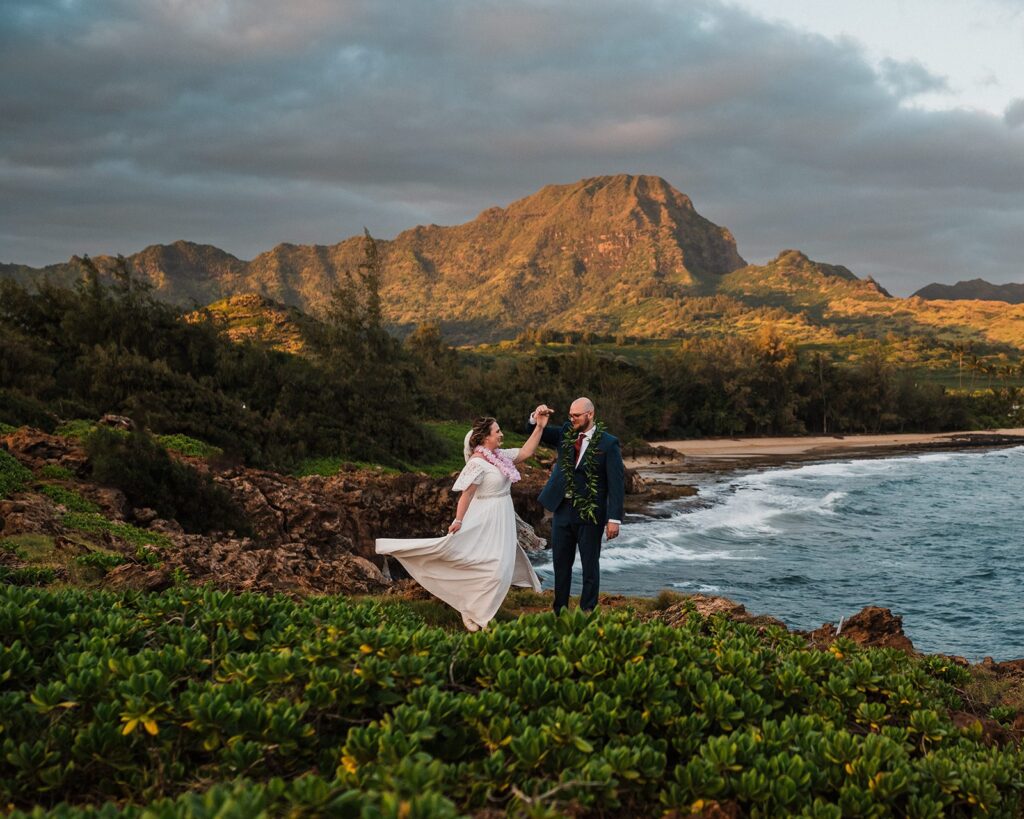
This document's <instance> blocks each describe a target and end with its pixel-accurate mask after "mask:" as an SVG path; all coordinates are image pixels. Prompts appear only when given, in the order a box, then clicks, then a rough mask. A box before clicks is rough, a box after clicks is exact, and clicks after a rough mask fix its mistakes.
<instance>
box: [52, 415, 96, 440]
mask: <svg viewBox="0 0 1024 819" xmlns="http://www.w3.org/2000/svg"><path fill="white" fill-rule="evenodd" d="M95 431H96V422H95V421H89V420H86V419H85V418H76V419H74V420H72V421H64V422H63V423H62V424H61V425H60V426H58V427H57V428H56V429H55V430H54V431H53V432H54V435H63V436H64V437H65V438H74V439H75V440H77V441H84V440H85V439H86V438H88V437H89V436H90V435H91V434H92V433H93V432H95Z"/></svg>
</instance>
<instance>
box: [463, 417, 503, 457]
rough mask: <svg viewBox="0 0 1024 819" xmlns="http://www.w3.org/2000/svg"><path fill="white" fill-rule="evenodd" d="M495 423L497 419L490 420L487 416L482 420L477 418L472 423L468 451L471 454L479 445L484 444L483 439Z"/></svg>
mask: <svg viewBox="0 0 1024 819" xmlns="http://www.w3.org/2000/svg"><path fill="white" fill-rule="evenodd" d="M496 423H498V422H497V419H495V418H491V417H490V416H489V415H487V416H484V417H483V418H477V419H476V420H475V421H473V428H472V429H471V430H470V431H469V451H470V452H472V451H473V450H474V449H476V448H477V447H478V446H480V444H482V443H483V442H484V439H485V438H486V437H487V436H488V435H490V434H491V427H493V426H494V425H495V424H496Z"/></svg>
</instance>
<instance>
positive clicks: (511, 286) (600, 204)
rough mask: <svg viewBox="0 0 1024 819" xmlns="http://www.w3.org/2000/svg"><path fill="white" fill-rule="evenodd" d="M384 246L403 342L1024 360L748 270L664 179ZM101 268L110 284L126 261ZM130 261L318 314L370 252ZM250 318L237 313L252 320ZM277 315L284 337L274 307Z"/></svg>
mask: <svg viewBox="0 0 1024 819" xmlns="http://www.w3.org/2000/svg"><path fill="white" fill-rule="evenodd" d="M377 247H378V252H379V256H380V261H381V280H380V295H381V301H382V304H383V307H384V316H385V320H386V321H388V322H389V323H390V324H391V325H392V326H394V327H396V328H397V329H398V330H400V331H401V330H408V329H411V328H413V327H415V326H416V325H419V324H422V323H425V322H437V323H440V324H441V325H442V326H443V328H444V330H445V333H446V335H447V336H448V338H449V339H451V340H452V341H455V342H457V343H479V342H485V341H499V340H502V339H510V338H513V337H515V336H517V335H519V334H520V333H522V332H523V331H524V330H526V329H529V330H534V329H552V330H557V331H564V332H587V331H590V332H592V333H595V334H605V335H609V334H614V335H616V336H619V335H621V336H624V337H634V338H653V339H657V338H675V337H680V336H685V335H688V334H693V333H700V332H706V331H708V330H709V328H715V331H716V332H732V331H735V332H746V331H749V330H752V329H753V328H756V327H757V326H758V325H759V324H763V323H764V322H766V321H768V322H776V323H778V324H779V325H780V327H782V328H783V329H784V330H785V331H786V332H789V333H792V335H793V338H794V339H795V340H797V341H820V340H821V339H823V338H828V339H831V338H838V337H841V336H862V335H864V334H867V335H869V336H874V337H884V336H885V335H887V334H889V333H896V334H897V335H904V336H914V335H920V334H932V335H937V336H943V337H946V338H949V339H953V340H962V339H970V338H978V339H979V340H984V341H986V342H991V343H994V344H1007V345H1011V346H1015V347H1018V348H1021V349H1024V308H1020V309H1018V308H1017V307H1015V306H1014V305H1006V304H1001V303H995V302H978V303H972V305H974V306H972V307H970V308H968V307H966V306H965V305H964V304H963V303H959V302H949V301H928V300H926V299H923V298H920V297H918V298H910V299H901V298H895V297H893V296H891V295H890V294H889V293H888V292H887V291H886V290H885V288H883V287H882V286H881V285H879V284H878V283H877V282H875V281H874V280H873V279H872V278H871V277H870V276H868V277H865V278H859V277H858V276H857V275H856V274H854V273H853V272H852V271H851V270H849V269H848V268H846V267H844V266H842V265H836V264H827V263H822V262H816V261H813V260H811V259H810V258H808V257H807V256H806V255H805V254H804V253H802V252H800V251H799V250H784V251H782V252H781V253H780V254H779V255H778V256H777V257H776V258H774V259H772V260H771V261H769V262H768V263H766V264H764V265H754V264H748V263H747V262H746V261H745V260H744V259H743V257H742V256H740V254H739V251H738V248H737V245H736V240H735V238H734V236H733V234H732V233H731V232H730V231H729V229H728V228H726V227H722V226H720V225H717V224H715V223H713V222H711V221H710V220H708V219H706V218H705V217H703V216H701V215H700V214H699V213H698V212H697V210H696V209H695V208H694V205H693V202H692V201H691V199H690V198H689V197H688V196H686V195H685V194H684V193H682V192H680V191H679V190H677V189H676V188H674V187H673V186H672V185H670V184H669V183H668V182H667V181H665V180H664V179H662V178H661V177H657V176H645V175H630V174H617V175H613V176H600V177H590V178H587V179H581V180H579V181H577V182H574V183H570V184H559V185H546V186H544V187H542V188H540V189H539V190H538V191H536V192H535V193H533V194H531V195H529V196H526V197H523V198H521V199H518V200H516V201H514V202H512V203H510V204H509V205H507V206H506V207H499V206H494V207H490V208H486V209H484V210H483V211H481V212H480V213H479V214H478V215H477V216H476V217H475V218H474V219H472V220H470V221H468V222H465V223H463V224H460V225H454V226H439V225H418V226H416V227H412V228H409V229H408V230H405V231H402V232H401V233H399V234H398V235H397V236H395V237H394V238H393V239H382V240H378V241H377ZM93 261H94V262H96V264H97V265H98V266H99V267H100V268H101V269H103V270H110V269H111V268H112V267H113V265H114V264H115V262H116V260H115V259H114V258H113V257H109V256H98V257H95V258H94V259H93ZM127 261H128V263H129V264H130V266H131V267H132V268H133V269H135V270H136V272H137V273H139V275H141V276H142V277H143V278H145V279H146V280H147V281H149V282H150V283H151V284H152V285H153V287H154V290H155V294H156V296H157V297H158V298H161V299H163V300H166V301H170V302H172V303H176V304H179V305H183V306H191V307H197V306H200V305H205V304H211V303H214V302H219V301H223V300H225V299H230V298H232V297H238V296H242V295H245V294H256V295H258V296H259V297H262V298H265V299H269V300H271V301H273V302H278V303H280V304H281V305H288V306H291V307H297V308H299V309H300V310H302V311H303V312H304V313H308V314H313V315H315V314H317V313H318V312H319V311H320V310H321V309H322V308H323V307H325V306H326V303H327V300H328V298H329V295H330V293H331V292H332V290H334V289H335V288H336V287H337V286H338V285H339V284H340V283H343V282H344V281H345V279H346V277H347V276H348V275H350V274H352V273H354V272H355V271H356V270H358V268H359V266H360V264H361V263H362V262H363V261H364V238H363V237H362V236H353V237H349V238H347V239H344V240H342V241H340V242H338V243H335V244H332V245H298V244H292V243H287V242H285V243H280V244H278V245H277V246H275V247H273V248H271V249H270V250H267V251H264V252H263V253H260V254H258V255H257V256H256V257H254V258H253V259H252V260H249V261H245V260H242V259H239V258H237V257H235V256H233V255H232V254H230V253H228V252H226V251H223V250H221V249H219V248H217V247H215V246H213V245H201V244H195V243H191V242H187V241H185V240H178V241H176V242H174V243H172V244H170V245H152V246H150V247H147V248H145V249H143V250H142V251H140V252H139V253H136V254H133V255H132V256H129V257H127ZM3 275H5V276H8V277H12V278H15V279H17V280H20V281H28V280H31V279H32V278H33V277H37V276H43V277H52V278H56V279H58V280H64V281H65V282H67V281H70V280H73V279H75V278H77V277H78V276H80V275H81V261H80V260H79V259H78V258H77V257H73V258H72V259H71V260H69V262H67V263H64V264H61V265H50V266H48V267H46V268H42V269H34V268H29V267H27V266H24V265H0V276H3ZM709 300H710V301H709ZM978 305H980V306H978ZM254 309H256V308H255V307H254V306H253V305H249V306H243V307H242V308H239V306H238V305H234V306H232V307H231V309H230V310H229V311H228V312H230V313H238V312H239V311H241V313H243V314H245V315H246V316H247V319H246V320H248V321H255V317H254V313H253V310H254ZM246 311H248V312H246ZM269 312H270V313H273V314H274V315H272V316H270V318H269V321H270V323H271V324H275V325H276V324H279V323H280V321H281V320H282V318H281V317H282V316H283V315H284V314H283V313H281V310H280V308H278V307H274V308H269ZM286 343H288V344H290V343H291V341H290V340H288V341H287V342H286Z"/></svg>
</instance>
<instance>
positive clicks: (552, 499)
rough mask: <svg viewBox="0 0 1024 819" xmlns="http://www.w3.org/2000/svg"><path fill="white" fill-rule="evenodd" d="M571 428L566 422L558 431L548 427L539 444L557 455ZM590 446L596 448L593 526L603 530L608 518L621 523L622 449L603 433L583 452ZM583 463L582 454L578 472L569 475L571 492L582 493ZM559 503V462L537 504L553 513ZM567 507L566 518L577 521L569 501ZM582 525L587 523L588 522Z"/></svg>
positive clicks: (561, 488)
mask: <svg viewBox="0 0 1024 819" xmlns="http://www.w3.org/2000/svg"><path fill="white" fill-rule="evenodd" d="M571 426H572V424H570V423H569V422H568V421H566V422H565V423H564V424H563V425H562V427H561V428H560V429H554V428H552V427H551V426H550V425H548V426H546V427H545V428H544V431H543V432H542V433H541V441H542V442H543V443H545V444H547V445H548V446H550V447H552V448H553V449H555V450H556V451H559V452H560V450H561V447H562V446H563V441H564V436H565V433H566V430H567V429H569V428H570V427H571ZM594 446H596V447H597V453H596V459H595V462H594V465H595V467H596V469H597V498H596V501H597V523H598V525H600V526H604V525H605V524H606V523H607V522H608V519H609V518H612V519H613V520H622V515H623V508H622V505H623V501H624V498H625V494H626V467H625V465H624V464H623V463H622V447H621V445H620V444H619V439H618V438H616V437H615V436H614V435H609V434H608V433H607V432H604V433H602V435H601V438H600V439H599V440H597V441H596V442H595V441H594V440H591V442H590V443H589V444H588V445H587V451H588V452H589V450H590V447H594ZM570 458H572V459H573V460H575V458H576V453H575V451H574V452H572V454H571V455H570ZM586 461H587V457H586V453H584V457H583V458H581V459H580V464H579V466H580V468H579V469H576V470H575V471H574V473H573V486H574V490H575V491H576V492H579V493H583V492H585V491H586V488H587V487H586V476H585V471H584V470H583V468H582V467H583V464H584V463H586ZM563 501H565V476H564V475H563V473H562V464H561V461H560V460H559V461H556V462H555V467H554V469H552V470H551V476H550V477H549V478H548V482H547V485H546V486H545V487H544V489H543V491H542V492H541V493H540V502H541V503H542V504H543V506H544V508H545V509H548V510H549V511H551V512H555V511H557V510H558V507H559V506H561V505H562V503H563ZM567 506H568V507H569V511H570V514H572V515H573V516H574V517H578V514H579V513H577V512H576V510H575V509H573V508H572V503H571V501H570V502H569V503H568V504H567ZM563 511H564V510H563ZM584 522H585V523H589V521H584Z"/></svg>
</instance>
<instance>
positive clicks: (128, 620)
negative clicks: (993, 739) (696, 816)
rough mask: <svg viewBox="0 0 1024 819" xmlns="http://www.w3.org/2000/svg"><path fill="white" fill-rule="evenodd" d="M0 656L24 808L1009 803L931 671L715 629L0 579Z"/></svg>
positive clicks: (908, 809) (1002, 780) (884, 808)
mask: <svg viewBox="0 0 1024 819" xmlns="http://www.w3.org/2000/svg"><path fill="white" fill-rule="evenodd" d="M0 639H2V644H3V649H2V651H0V726H2V731H0V789H2V790H0V800H2V801H3V803H12V804H13V805H15V806H18V807H20V808H23V809H26V810H32V809H33V806H38V811H37V815H42V812H43V811H44V810H47V809H51V808H53V807H54V806H57V805H58V803H62V802H64V803H67V804H65V805H63V806H60V807H58V808H57V810H56V813H55V814H54V815H58V816H60V815H64V816H110V817H113V816H121V815H124V816H142V815H145V816H155V817H164V816H167V817H177V816H182V817H184V816H189V817H200V816H211V817H212V816H234V815H238V816H243V815H256V814H258V813H259V812H260V811H266V812H267V813H268V815H286V814H289V813H295V814H296V815H300V814H305V815H332V816H353V817H356V816H377V815H380V816H424V817H426V816H446V815H447V816H454V815H461V814H467V813H473V812H476V811H479V810H481V809H484V808H490V809H492V810H493V809H495V808H497V809H501V810H507V811H508V812H510V813H520V814H527V815H531V816H553V815H561V814H563V813H564V812H567V811H571V812H574V813H575V814H577V815H622V816H658V815H661V814H662V813H663V812H666V811H673V810H677V811H680V812H682V813H686V812H688V811H690V810H691V809H693V808H697V809H699V808H700V807H701V806H703V805H705V804H707V803H708V802H709V801H711V800H719V801H724V800H734V801H735V802H736V803H738V804H739V806H740V807H741V809H742V810H744V811H745V812H747V813H749V814H750V815H756V816H788V815H799V814H804V815H811V816H840V815H851V816H874V815H888V814H897V815H908V816H915V817H924V816H945V815H956V814H964V815H966V814H972V813H975V812H981V811H984V812H987V813H988V814H990V815H993V816H1000V815H1002V816H1013V815H1017V811H1018V810H1019V805H1020V794H1021V790H1022V788H1024V773H1022V767H1024V766H1022V762H1024V759H1022V755H1021V753H1020V752H1019V751H1017V750H1015V749H1011V748H988V747H986V746H985V745H984V744H982V742H981V741H980V736H979V733H978V732H977V731H974V730H971V729H968V730H963V729H958V728H956V727H954V725H953V724H952V722H951V720H950V718H949V713H948V708H949V706H950V705H955V704H956V702H955V700H956V691H955V688H954V685H953V684H954V683H958V682H959V680H958V677H957V675H958V674H960V673H962V672H960V670H958V669H957V668H956V667H955V666H954V667H950V666H948V665H942V664H939V663H936V662H934V661H928V662H922V661H918V660H915V659H912V658H909V657H907V656H906V655H904V654H901V653H899V652H896V651H892V650H874V649H861V648H858V647H857V646H855V645H854V644H853V643H851V642H849V641H844V640H840V641H838V642H836V643H835V644H834V645H833V647H832V649H831V650H830V651H826V652H822V651H817V650H812V649H808V648H807V647H806V645H805V644H804V643H803V641H802V640H801V639H800V638H798V637H796V636H793V635H790V634H788V633H786V632H785V631H783V630H781V629H774V628H769V629H764V630H758V629H755V628H753V627H750V626H745V625H740V624H736V623H732V622H729V621H726V620H724V619H714V620H704V619H702V618H700V617H698V616H696V615H694V616H692V617H690V618H689V620H688V621H687V623H686V624H685V625H684V626H682V627H679V628H672V627H669V626H666V625H664V624H660V623H656V622H653V623H642V622H640V621H638V620H637V619H636V618H635V617H634V616H633V615H632V614H631V613H629V612H621V611H619V612H613V613H598V614H595V615H592V616H587V615H584V614H581V613H578V612H577V613H571V614H563V615H562V616H560V617H556V616H555V615H553V614H542V615H533V616H524V617H522V618H520V619H519V620H517V621H514V622H508V623H500V624H497V625H495V626H494V627H493V628H492V629H491V630H489V631H486V632H480V633H476V634H463V633H451V632H446V631H444V630H442V629H438V628H428V627H425V626H424V625H423V623H422V621H421V620H420V619H419V618H418V617H417V616H416V615H414V614H413V613H412V612H411V611H410V609H408V608H407V607H405V606H403V604H402V603H400V602H386V601H383V600H382V601H378V602H360V603H355V602H352V601H349V600H347V599H345V598H341V597H330V598H329V597H322V598H312V599H309V600H306V601H294V600H291V599H289V598H285V597H280V596H260V595H255V594H240V595H235V594H228V593H222V592H218V591H214V590H212V589H209V588H205V589H202V588H191V587H183V588H176V589H174V590H171V591H168V592H165V593H161V594H141V593H126V594H113V593H103V592H99V593H98V592H83V591H75V590H62V591H45V590H37V589H28V588H18V587H7V588H0ZM105 800H116V801H117V804H116V805H115V804H107V805H106V806H105V807H96V808H90V807H88V805H90V804H92V805H100V804H101V803H103V802H104V801H105ZM126 800H127V803H126ZM144 805H148V806H149V808H147V810H149V812H148V813H144V812H143V809H142V807H141V806H144ZM17 815H22V814H17Z"/></svg>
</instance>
